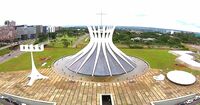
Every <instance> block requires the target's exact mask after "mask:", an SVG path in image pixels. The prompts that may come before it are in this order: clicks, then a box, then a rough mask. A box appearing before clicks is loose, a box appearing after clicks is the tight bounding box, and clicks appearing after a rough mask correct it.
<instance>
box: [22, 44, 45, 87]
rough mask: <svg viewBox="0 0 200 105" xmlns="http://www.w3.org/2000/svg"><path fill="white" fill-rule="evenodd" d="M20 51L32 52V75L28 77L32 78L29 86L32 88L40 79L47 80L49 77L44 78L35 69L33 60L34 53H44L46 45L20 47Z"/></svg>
mask: <svg viewBox="0 0 200 105" xmlns="http://www.w3.org/2000/svg"><path fill="white" fill-rule="evenodd" d="M20 51H24V52H30V53H31V63H32V64H31V65H32V70H31V73H30V74H29V75H28V77H29V78H30V80H29V82H28V84H27V85H28V86H32V84H33V83H34V82H35V81H36V80H38V79H47V78H48V77H47V76H43V75H42V74H41V73H39V72H38V70H37V69H36V67H35V63H34V59H33V52H40V51H44V45H43V44H42V45H20Z"/></svg>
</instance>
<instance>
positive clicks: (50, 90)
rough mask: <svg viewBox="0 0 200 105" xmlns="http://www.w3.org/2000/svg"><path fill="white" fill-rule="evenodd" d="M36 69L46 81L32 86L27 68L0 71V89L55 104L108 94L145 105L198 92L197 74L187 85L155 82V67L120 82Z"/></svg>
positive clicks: (90, 102)
mask: <svg viewBox="0 0 200 105" xmlns="http://www.w3.org/2000/svg"><path fill="white" fill-rule="evenodd" d="M40 72H41V73H42V74H44V75H46V76H49V79H48V80H38V81H36V82H35V83H34V84H33V86H32V87H28V86H26V84H27V82H28V80H27V75H28V73H30V71H18V72H6V73H4V72H1V73H0V78H1V79H0V91H1V92H2V93H4V92H6V93H10V94H14V95H19V96H22V97H27V98H32V99H37V100H44V101H53V102H56V103H57V104H58V105H66V104H67V105H96V104H97V105H99V104H100V103H99V102H100V94H102V93H106V94H112V95H113V99H114V103H115V105H149V104H150V102H151V101H155V100H161V99H168V98H174V97H178V96H183V95H187V94H191V93H200V89H199V87H200V82H199V80H200V76H196V77H197V82H196V83H195V84H193V85H190V86H180V85H176V84H173V83H171V82H170V81H168V80H167V79H165V80H164V81H155V80H154V79H153V76H155V75H158V74H160V73H159V70H149V71H147V72H146V73H145V74H144V75H142V76H139V77H137V78H135V79H128V80H125V81H120V82H88V81H79V80H75V81H73V80H70V79H68V78H66V77H62V76H60V75H58V74H57V73H55V72H54V71H53V70H51V69H42V70H40Z"/></svg>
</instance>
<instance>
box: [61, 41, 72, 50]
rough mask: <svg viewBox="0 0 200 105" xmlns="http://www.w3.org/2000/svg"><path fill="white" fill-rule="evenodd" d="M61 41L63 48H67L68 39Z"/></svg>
mask: <svg viewBox="0 0 200 105" xmlns="http://www.w3.org/2000/svg"><path fill="white" fill-rule="evenodd" d="M61 41H62V43H63V45H64V47H65V48H67V47H68V46H69V44H70V41H69V40H67V39H62V40H61Z"/></svg>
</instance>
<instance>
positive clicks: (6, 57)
mask: <svg viewBox="0 0 200 105" xmlns="http://www.w3.org/2000/svg"><path fill="white" fill-rule="evenodd" d="M23 53H25V52H21V51H20V50H19V49H17V50H14V51H12V52H10V53H8V54H5V55H3V56H0V64H1V63H4V62H6V61H8V60H10V59H12V58H14V57H18V56H20V55H21V54H23Z"/></svg>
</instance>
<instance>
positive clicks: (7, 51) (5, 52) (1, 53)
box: [0, 48, 11, 56]
mask: <svg viewBox="0 0 200 105" xmlns="http://www.w3.org/2000/svg"><path fill="white" fill-rule="evenodd" d="M10 51H11V50H9V49H8V48H6V49H3V50H0V56H2V55H4V54H7V53H9V52H10Z"/></svg>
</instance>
